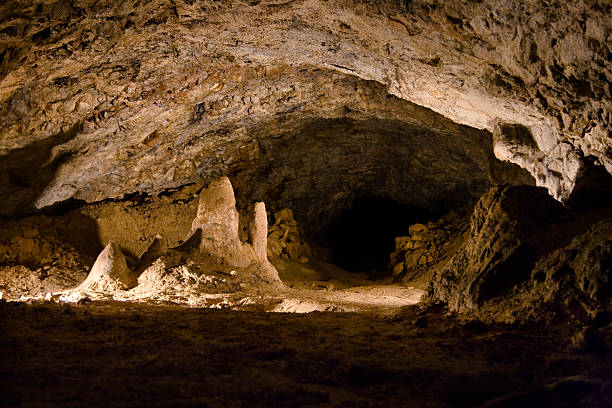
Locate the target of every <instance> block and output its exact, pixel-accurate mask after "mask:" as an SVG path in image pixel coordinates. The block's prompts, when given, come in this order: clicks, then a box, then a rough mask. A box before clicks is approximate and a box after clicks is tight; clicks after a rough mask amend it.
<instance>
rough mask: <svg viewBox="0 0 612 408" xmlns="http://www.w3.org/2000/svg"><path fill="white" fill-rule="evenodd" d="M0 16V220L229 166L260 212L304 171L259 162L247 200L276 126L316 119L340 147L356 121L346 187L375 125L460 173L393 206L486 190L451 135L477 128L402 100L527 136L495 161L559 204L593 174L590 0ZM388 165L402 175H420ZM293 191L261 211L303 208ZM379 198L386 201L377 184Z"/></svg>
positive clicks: (600, 25)
mask: <svg viewBox="0 0 612 408" xmlns="http://www.w3.org/2000/svg"><path fill="white" fill-rule="evenodd" d="M37 5H40V7H38V6H37ZM0 13H1V15H2V16H3V19H2V26H1V28H0V33H1V40H0V41H1V47H2V56H3V57H2V58H3V59H2V66H1V69H0V76H1V77H2V79H1V89H2V91H1V93H0V102H1V104H2V109H1V110H0V112H1V123H2V125H1V127H0V155H2V157H3V160H2V166H3V171H2V173H1V174H2V176H1V177H2V180H1V183H0V184H1V185H2V188H1V195H2V197H3V198H4V199H6V200H7V201H6V204H5V207H4V208H3V211H4V212H8V213H14V212H15V211H18V210H20V209H21V208H22V207H24V208H25V207H27V205H28V204H33V205H35V206H37V207H44V206H48V205H51V204H53V203H57V202H61V201H63V200H66V199H69V198H76V199H82V200H86V201H89V202H93V201H99V200H102V199H105V198H119V197H122V196H125V195H126V194H130V193H134V192H146V193H150V194H157V193H159V192H162V191H164V190H165V189H167V188H171V187H177V186H180V185H184V184H187V183H190V182H195V181H199V182H208V181H210V180H212V179H213V178H214V177H217V176H219V175H221V174H230V173H232V174H233V173H241V177H235V178H233V180H236V183H235V184H236V186H237V189H238V191H239V196H240V197H241V198H240V199H241V200H242V199H245V200H246V201H255V200H263V201H266V202H268V203H272V201H274V200H269V198H272V197H274V195H275V194H282V191H283V189H284V188H289V187H287V186H285V185H284V184H291V182H292V181H293V180H295V183H296V184H298V183H299V184H302V185H304V183H303V181H304V179H306V180H308V177H311V176H312V175H313V174H314V172H313V170H308V169H305V170H304V171H303V173H304V178H301V177H299V178H298V177H297V176H298V175H300V174H299V173H298V174H291V169H299V166H292V167H291V168H289V167H283V166H279V167H280V168H279V167H274V166H272V170H274V171H277V172H275V173H274V174H272V175H271V179H273V180H276V179H277V181H275V182H274V183H271V184H272V185H271V187H270V189H269V191H252V190H251V189H250V185H251V183H250V181H251V180H253V177H254V176H253V172H255V173H258V174H260V173H265V171H266V170H267V169H268V166H267V165H266V163H267V162H268V161H267V160H265V159H266V157H269V156H267V154H268V153H266V152H267V150H266V149H267V148H268V149H269V147H270V146H271V145H272V146H274V145H275V143H276V142H273V141H272V139H271V138H272V137H276V135H278V134H279V133H281V134H282V133H283V132H282V131H278V130H277V129H278V128H279V127H285V124H286V126H287V129H288V130H289V129H295V132H298V133H299V132H300V131H301V130H303V129H307V130H309V132H310V133H309V134H310V135H316V134H318V133H317V132H316V131H315V130H316V129H318V128H319V127H321V126H322V124H323V125H329V124H336V125H338V126H340V127H341V128H342V129H343V130H342V133H343V134H344V135H345V136H346V135H350V134H351V132H352V130H351V129H355V128H356V129H358V133H360V134H362V136H360V137H356V136H355V135H354V136H353V139H352V140H351V141H348V140H347V145H348V146H352V148H354V149H355V150H360V149H364V153H361V154H359V153H357V152H356V153H354V154H355V155H356V156H355V161H356V162H357V161H358V159H362V160H359V161H361V162H365V165H364V166H363V167H361V168H360V169H356V170H355V171H358V172H360V173H361V174H359V176H360V177H356V179H357V180H359V179H363V180H367V179H368V178H369V177H371V178H380V175H381V174H386V173H387V170H388V168H385V167H384V166H382V165H380V164H377V165H376V166H374V165H372V164H369V163H368V161H367V160H365V161H364V160H363V159H364V158H368V157H371V156H369V155H368V154H365V153H367V152H368V143H369V142H368V140H367V139H368V138H367V137H366V136H363V134H365V133H368V131H369V129H371V128H375V129H379V131H378V133H374V134H375V135H376V137H375V138H382V139H381V140H382V141H383V143H379V144H380V145H389V144H393V145H397V144H399V145H400V146H401V143H394V142H393V138H392V137H391V135H396V136H395V137H400V138H401V139H404V140H407V142H408V143H407V145H411V144H412V145H414V146H415V147H416V148H415V151H416V152H422V154H423V157H422V159H421V160H419V162H421V163H431V161H430V160H429V157H437V158H439V161H440V162H447V163H452V165H453V166H456V165H458V164H459V163H462V162H467V163H471V164H470V168H469V169H466V171H465V173H463V174H462V173H461V172H459V173H458V176H456V177H453V175H452V174H450V173H449V172H447V173H448V174H444V175H443V177H440V178H439V179H438V178H433V179H432V180H431V181H432V182H434V183H437V184H438V190H440V191H439V192H437V193H434V192H433V190H434V189H433V188H431V189H427V188H426V187H427V185H428V183H426V182H424V183H422V185H423V186H424V190H425V191H424V192H425V193H426V194H421V193H423V192H420V191H411V192H409V194H406V195H407V196H411V197H423V201H428V203H432V202H435V200H436V199H437V198H441V197H446V198H447V197H449V196H451V194H450V192H451V191H462V190H467V191H469V192H470V193H473V194H474V195H479V194H480V193H481V192H482V190H479V191H477V192H474V191H473V190H474V188H473V186H474V185H482V181H483V180H484V181H486V180H487V178H488V176H487V170H486V169H484V168H486V167H488V166H487V165H486V164H484V163H485V162H486V161H488V160H485V161H483V160H482V159H481V157H480V155H478V156H479V157H474V156H473V155H474V154H475V152H476V151H477V149H478V148H476V147H474V146H470V141H472V142H474V143H475V144H479V143H482V140H480V138H485V136H478V132H475V131H473V130H470V131H468V130H466V129H464V128H460V127H456V126H455V125H453V124H452V123H451V122H450V121H447V120H446V119H444V118H442V116H439V115H437V114H434V113H433V112H431V111H429V110H425V109H422V108H419V107H417V106H415V105H412V104H410V103H407V102H404V101H410V102H412V103H414V104H416V105H419V106H423V107H426V108H430V109H432V110H433V111H435V112H437V113H440V114H442V115H443V116H445V117H447V118H450V119H451V120H454V121H456V122H457V123H461V124H465V125H470V126H473V127H475V128H478V129H487V130H489V131H495V129H498V128H499V129H502V131H500V132H496V133H499V134H500V135H501V134H506V133H505V132H504V131H503V129H506V128H507V126H506V125H508V126H515V125H521V126H524V127H525V128H526V129H527V130H528V132H529V133H530V134H531V138H532V139H533V142H532V143H528V144H526V145H525V149H526V150H525V152H524V153H526V155H524V154H514V153H513V151H508V150H507V149H506V148H505V147H504V146H506V144H504V142H503V141H504V140H506V139H508V138H505V139H501V140H502V142H501V143H500V144H499V145H497V144H496V149H495V152H496V154H498V156H499V157H501V158H503V159H509V160H512V161H514V162H517V163H519V164H521V165H522V166H524V167H526V168H527V169H528V170H529V171H531V172H532V174H533V175H534V176H535V179H536V182H537V183H538V184H539V185H543V186H546V187H547V188H548V189H549V191H550V192H551V194H553V195H554V196H555V197H558V198H567V196H568V195H569V193H570V191H571V189H572V187H573V183H574V180H575V177H576V175H577V173H578V171H579V169H580V168H581V166H582V164H581V160H582V159H581V158H582V157H583V156H584V157H587V156H593V157H594V158H596V160H597V162H598V163H599V164H600V165H603V166H605V167H606V168H607V169H608V171H609V170H610V169H611V163H612V162H611V160H612V159H611V158H610V154H609V149H610V147H611V145H610V143H611V142H610V140H611V139H610V137H609V131H610V129H609V126H610V125H609V120H610V118H609V115H610V87H609V83H610V79H611V78H612V76H611V73H610V68H609V66H610V55H611V53H610V46H609V42H610V40H609V38H610V22H609V18H607V17H608V16H609V14H610V5H609V4H607V3H606V2H601V1H596V0H589V1H586V0H584V1H578V2H572V3H571V4H565V3H564V4H563V6H557V5H556V3H554V2H548V1H546V2H537V3H533V2H526V1H519V0H514V1H510V2H505V3H503V4H501V3H500V2H499V1H496V0H487V1H481V2H443V1H434V2H430V1H411V2H403V3H400V2H395V1H384V2H377V3H376V4H374V3H368V2H354V1H345V0H336V1H326V2H323V1H317V0H309V1H300V2H274V1H273V2H259V3H242V2H222V3H219V2H207V1H198V2H183V1H178V2H170V1H166V0H156V1H152V2H146V3H144V2H135V3H133V2H127V3H122V5H121V6H117V5H116V4H115V2H110V1H102V2H95V3H94V2H90V1H74V2H68V3H65V2H55V3H42V2H41V3H37V2H34V3H28V5H27V6H25V5H24V4H22V3H21V2H19V1H15V2H7V3H5V4H3V6H2V8H1V9H0ZM542 27H545V28H546V29H542ZM388 94H391V95H394V96H395V98H390V99H388V98H386V96H387V95H388ZM329 121H331V122H329ZM368 121H369V122H368ZM372 121H373V122H372ZM392 121H398V122H400V123H391V122H392ZM385 123H386V126H385ZM390 128H395V129H401V131H399V132H398V131H395V132H391V131H390V130H389V129H390ZM423 128H425V129H429V130H430V131H431V132H433V135H431V134H430V135H426V136H425V135H423V134H422V133H420V132H421V130H422V129H423ZM285 133H286V134H287V135H288V136H286V137H288V138H287V139H285V136H283V137H281V140H286V142H285V143H286V144H288V145H294V146H296V145H297V144H298V141H296V140H295V139H293V138H291V134H292V133H293V131H289V132H285ZM415 134H416V136H415ZM419 134H420V135H421V136H418V135H419ZM264 135H269V136H270V138H268V137H264ZM435 135H438V136H435ZM483 135H486V137H487V138H488V135H487V134H486V133H484V134H483ZM432 136H434V137H432ZM412 138H415V139H416V140H413V139H412ZM362 139H366V140H362ZM496 140H500V139H496ZM454 141H456V142H457V146H455V147H453V148H452V149H451V147H450V146H451V144H452V143H454ZM477 142H478V143H477ZM312 143H314V142H312ZM334 144H335V143H332V144H331V145H334ZM281 145H282V143H281ZM355 146H360V147H359V148H356V147H355ZM441 146H449V147H448V149H450V150H444V149H442V148H441ZM461 146H465V149H463V148H461ZM467 146H470V147H467ZM304 147H307V146H304ZM475 149H476V150H475ZM273 150H274V149H273ZM300 150H301V149H300ZM510 150H512V149H510ZM461 152H463V153H464V154H467V155H468V157H470V159H469V160H467V161H466V160H465V159H464V158H458V157H457V155H458V154H460V153H461ZM34 153H35V154H34ZM407 153H408V152H407ZM275 154H278V153H275ZM372 154H374V152H372ZM399 156H400V157H405V156H406V154H403V153H402V154H401V155H399ZM272 159H274V160H275V159H276V157H272ZM274 160H272V161H274ZM372 160H374V161H376V162H378V163H380V161H379V160H376V158H375V157H372ZM343 161H345V162H346V160H343ZM383 162H384V161H383ZM408 164H409V163H408ZM408 164H407V167H406V168H405V169H402V170H400V171H401V172H402V173H405V172H413V171H415V170H416V172H422V173H424V174H434V173H435V172H436V171H437V170H439V169H438V168H437V167H436V166H435V164H434V165H425V164H423V165H417V164H410V165H408ZM483 165H484V168H482V167H483ZM413 166H416V167H413ZM420 166H423V167H420ZM429 166H433V168H431V167H429ZM351 167H352V166H351ZM479 167H481V168H480V170H479ZM466 174H471V175H472V176H470V177H471V178H472V179H473V180H474V181H475V183H470V180H464V179H465V176H466ZM476 174H478V177H476ZM241 178H242V181H240V180H241ZM443 179H447V180H448V183H449V184H448V185H444V187H442V184H443V183H439V182H438V181H439V180H443ZM283 180H287V182H286V183H283V182H282V181H283ZM370 180H371V179H370ZM370 180H368V181H367V183H366V182H365V181H364V184H362V185H361V187H362V188H363V186H364V185H367V184H368V183H370ZM396 180H398V181H397V182H398V183H399V184H401V183H402V182H408V183H407V184H411V185H412V184H414V183H412V182H411V180H410V179H409V177H407V176H402V177H400V178H396ZM451 180H454V181H453V182H451ZM460 180H463V181H461V182H460ZM346 181H347V180H342V182H344V183H346ZM348 181H350V180H348ZM476 181H477V182H476ZM321 183H322V182H321ZM353 183H355V184H356V185H355V186H353V187H356V188H357V189H359V187H360V186H359V185H358V183H357V182H355V181H353ZM24 186H26V187H25V188H24ZM470 186H471V188H470ZM305 187H306V188H305V189H306V190H309V191H316V190H321V189H322V188H321V186H319V185H318V183H317V182H312V184H311V185H307V186H305ZM313 187H315V188H313ZM466 187H467V188H466ZM485 187H486V186H485ZM295 188H296V187H295V186H294V185H292V186H291V188H290V189H289V190H290V191H288V192H285V194H286V196H285V197H282V199H283V200H282V202H280V203H278V208H283V207H289V206H290V205H289V201H291V200H295V201H298V200H299V199H301V198H304V196H303V195H302V192H300V191H299V190H295ZM382 188H384V191H385V193H386V195H387V196H390V195H393V194H395V195H399V189H398V187H397V186H394V185H387V186H385V185H383V186H381V189H382ZM396 189H397V190H396ZM415 189H416V187H415ZM430 190H431V191H430ZM325 191H334V188H331V187H329V188H326V189H325ZM339 191H340V189H336V192H339ZM350 191H354V189H347V190H346V191H345V193H348V192H350ZM444 191H446V194H443V192H444ZM325 198H326V199H329V198H330V197H325ZM328 201H329V200H328ZM22 203H27V204H26V205H21V204H22ZM317 204H318V203H317ZM413 204H416V203H413ZM275 205H276V204H275ZM309 206H310V207H311V208H317V209H318V208H323V207H322V206H319V205H313V204H309ZM278 208H273V210H275V209H278ZM295 211H296V217H297V218H298V219H300V220H301V219H302V218H306V217H305V216H304V215H303V214H304V212H305V210H304V209H299V210H298V209H297V208H295ZM322 213H325V211H322ZM316 215H317V214H313V217H314V216H316ZM309 218H311V219H312V217H309Z"/></svg>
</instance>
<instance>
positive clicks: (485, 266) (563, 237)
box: [426, 186, 612, 321]
mask: <svg viewBox="0 0 612 408" xmlns="http://www.w3.org/2000/svg"><path fill="white" fill-rule="evenodd" d="M606 214H607V215H606ZM601 217H603V219H604V220H603V221H598V222H596V223H594V224H591V222H592V220H585V219H584V217H582V216H576V215H575V214H573V213H571V212H569V211H568V210H567V209H565V208H564V207H563V206H561V205H560V204H559V203H558V202H557V201H555V200H553V199H552V198H551V197H550V196H549V195H548V194H547V193H546V192H545V191H544V190H543V189H541V188H535V187H529V186H522V187H511V186H500V187H494V188H492V189H491V190H490V191H489V192H488V193H486V194H485V195H483V197H482V198H481V199H480V201H479V202H478V203H477V204H476V207H475V208H474V212H473V214H472V217H471V220H470V228H469V234H468V235H467V236H466V237H465V239H464V240H463V242H462V244H461V246H460V247H459V249H458V250H457V251H456V252H455V254H454V255H453V257H452V258H451V259H450V261H449V262H448V263H447V264H446V265H445V266H444V267H443V268H442V269H441V270H439V271H437V272H436V274H435V275H434V277H433V280H432V282H431V283H430V286H429V289H428V292H427V294H426V298H427V299H429V300H433V301H442V302H445V303H447V304H448V306H449V309H450V310H452V311H457V312H475V311H484V313H485V314H487V315H489V317H492V318H494V319H500V320H504V321H515V320H523V321H524V320H529V319H532V320H536V321H537V320H543V319H548V318H551V314H552V316H555V314H556V313H560V314H562V313H567V314H568V315H573V317H575V318H578V319H579V320H582V321H589V319H591V318H593V317H594V316H595V315H597V313H603V314H604V315H606V316H610V313H612V310H610V309H609V308H610V302H609V300H610V290H611V289H612V286H610V282H611V280H610V270H611V269H610V259H611V258H610V256H611V255H610V254H611V251H612V249H611V246H610V245H611V244H612V241H611V239H610V238H609V237H610V219H609V213H605V212H604V213H603V215H602V214H595V219H597V218H601ZM551 237H554V239H551ZM577 310H578V311H577Z"/></svg>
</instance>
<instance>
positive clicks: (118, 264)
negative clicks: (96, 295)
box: [77, 242, 136, 293]
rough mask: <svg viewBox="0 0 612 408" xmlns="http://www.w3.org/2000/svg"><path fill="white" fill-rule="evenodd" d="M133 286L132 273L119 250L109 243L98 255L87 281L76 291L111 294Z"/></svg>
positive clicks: (134, 281) (134, 277) (134, 282)
mask: <svg viewBox="0 0 612 408" xmlns="http://www.w3.org/2000/svg"><path fill="white" fill-rule="evenodd" d="M135 285H136V276H135V274H134V272H133V271H132V270H130V269H129V268H128V266H127V263H126V260H125V256H123V253H121V249H119V247H118V246H117V245H115V244H114V243H112V242H111V243H109V244H108V245H107V246H106V248H104V250H103V251H102V252H101V253H100V255H98V258H97V259H96V262H95V263H94V265H93V267H92V268H91V271H90V272H89V275H87V279H85V281H84V282H83V283H81V284H80V285H79V287H78V288H77V290H83V291H92V292H111V293H112V292H116V291H118V290H126V289H129V288H132V287H133V286H135Z"/></svg>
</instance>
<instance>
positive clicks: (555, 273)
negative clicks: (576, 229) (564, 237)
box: [531, 219, 612, 318]
mask: <svg viewBox="0 0 612 408" xmlns="http://www.w3.org/2000/svg"><path fill="white" fill-rule="evenodd" d="M611 265H612V219H607V220H603V221H599V222H597V223H595V224H593V225H592V226H591V227H590V228H589V229H588V230H587V231H586V232H584V233H582V234H579V235H577V236H576V237H575V238H574V239H573V240H572V241H571V243H570V244H569V245H567V246H565V247H562V248H559V249H557V250H555V251H553V252H551V253H550V254H549V255H547V256H545V257H543V258H541V259H539V260H538V262H537V263H536V264H535V266H534V268H533V271H532V274H531V278H532V281H533V284H532V285H533V289H532V291H531V296H532V297H539V298H541V299H543V300H544V301H546V302H548V303H556V304H557V305H559V304H565V305H570V304H571V303H572V302H574V303H575V304H577V305H580V307H581V308H582V309H584V311H585V313H587V314H588V315H589V316H590V317H592V318H595V316H596V315H597V313H598V312H600V311H604V310H607V309H609V308H610V304H609V299H610V298H611V297H612V267H611ZM570 306H571V305H570ZM611 312H612V310H607V313H611Z"/></svg>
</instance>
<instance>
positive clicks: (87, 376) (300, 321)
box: [0, 301, 612, 407]
mask: <svg viewBox="0 0 612 408" xmlns="http://www.w3.org/2000/svg"><path fill="white" fill-rule="evenodd" d="M0 333H1V335H0V381H1V383H2V390H3V391H2V399H1V402H0V405H2V406H23V407H81V406H88V407H113V406H118V407H136V406H147V407H170V406H172V407H241V406H262V407H263V406H265V407H284V406H286V407H294V406H329V407H331V406H337V407H344V406H352V407H373V406H381V407H383V406H393V407H394V406H409V407H411V406H414V407H429V406H431V407H447V406H448V407H467V406H478V405H481V404H483V403H485V404H489V405H486V406H555V407H566V406H593V407H607V406H609V403H610V401H612V378H611V376H610V372H612V371H611V368H612V356H611V355H610V353H600V354H591V353H584V352H575V351H570V350H569V349H568V342H567V339H568V338H569V335H570V334H571V333H570V332H569V329H568V326H567V325H558V326H552V327H548V328H546V329H544V328H541V327H510V326H504V325H486V324H483V323H480V322H478V321H469V320H465V318H460V317H458V316H453V315H447V314H446V313H445V311H444V310H443V309H442V308H438V307H430V308H421V307H420V306H419V305H414V306H409V307H405V308H403V309H401V310H400V311H399V312H398V313H395V314H393V315H389V314H376V313H331V312H315V313H309V314H296V313H265V312H258V311H231V310H210V309H201V308H189V307H186V306H183V305H169V304H166V305H153V304H150V303H149V304H147V303H130V302H115V301H100V302H98V301H96V302H86V303H85V304H66V303H63V304H56V303H52V302H49V303H46V302H42V303H39V302H34V303H32V304H27V303H19V302H8V303H7V302H1V303H0ZM608 334H609V333H608ZM609 338H610V336H608V337H606V339H607V340H609ZM577 375H580V376H582V377H575V376H577ZM572 376H574V377H572ZM568 377H572V378H568ZM508 394H513V395H512V396H509V397H508V396H507V395H508ZM504 395H506V397H502V399H503V402H501V401H500V402H499V403H492V402H491V400H495V399H496V398H499V397H500V396H504ZM487 401H489V402H488V403H487ZM496 404H497V405H496Z"/></svg>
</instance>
